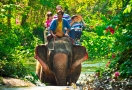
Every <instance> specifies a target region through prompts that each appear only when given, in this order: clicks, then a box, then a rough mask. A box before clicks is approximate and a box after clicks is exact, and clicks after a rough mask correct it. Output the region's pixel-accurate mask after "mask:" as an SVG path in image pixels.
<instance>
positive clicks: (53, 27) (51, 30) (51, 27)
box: [49, 20, 57, 38]
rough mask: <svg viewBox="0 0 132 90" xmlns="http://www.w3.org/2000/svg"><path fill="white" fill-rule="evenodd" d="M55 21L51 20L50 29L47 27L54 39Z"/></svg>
mask: <svg viewBox="0 0 132 90" xmlns="http://www.w3.org/2000/svg"><path fill="white" fill-rule="evenodd" d="M56 27H57V26H56V20H53V21H52V22H51V25H50V27H49V30H50V34H51V35H52V36H53V37H54V38H56V35H55V34H54V33H53V32H54V31H55V29H56Z"/></svg>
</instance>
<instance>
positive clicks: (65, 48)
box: [35, 37, 88, 86]
mask: <svg viewBox="0 0 132 90" xmlns="http://www.w3.org/2000/svg"><path fill="white" fill-rule="evenodd" d="M35 58H36V59H37V60H38V62H37V65H36V74H37V76H38V77H39V79H40V80H41V81H42V82H43V83H50V84H51V85H57V86H66V85H67V83H69V85H70V84H71V83H76V82H77V80H78V78H79V76H80V73H81V63H82V62H83V61H85V60H87V59H88V53H87V51H86V48H85V47H84V46H79V45H73V44H72V42H71V40H70V39H69V38H68V37H62V38H56V39H53V38H52V39H51V40H50V41H49V42H48V43H47V44H45V45H44V44H43V45H38V46H37V47H36V48H35Z"/></svg>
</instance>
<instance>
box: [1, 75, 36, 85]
mask: <svg viewBox="0 0 132 90" xmlns="http://www.w3.org/2000/svg"><path fill="white" fill-rule="evenodd" d="M0 85H4V86H13V87H14V86H15V87H16V86H20V87H21V86H22V87H26V86H35V85H34V84H32V83H31V82H28V81H24V80H21V79H16V78H8V77H7V78H3V79H2V81H1V83H0Z"/></svg>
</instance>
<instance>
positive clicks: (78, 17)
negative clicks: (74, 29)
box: [71, 15, 82, 22]
mask: <svg viewBox="0 0 132 90" xmlns="http://www.w3.org/2000/svg"><path fill="white" fill-rule="evenodd" d="M75 17H77V19H78V22H80V21H81V20H82V16H81V15H73V16H72V17H71V19H72V20H73V19H74V18H75Z"/></svg>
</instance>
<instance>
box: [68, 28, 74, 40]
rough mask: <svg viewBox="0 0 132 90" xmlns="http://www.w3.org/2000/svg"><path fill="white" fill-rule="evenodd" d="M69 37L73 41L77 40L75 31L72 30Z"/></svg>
mask: <svg viewBox="0 0 132 90" xmlns="http://www.w3.org/2000/svg"><path fill="white" fill-rule="evenodd" d="M69 35H70V37H71V38H72V39H73V40H75V30H71V31H70V34H69Z"/></svg>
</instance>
